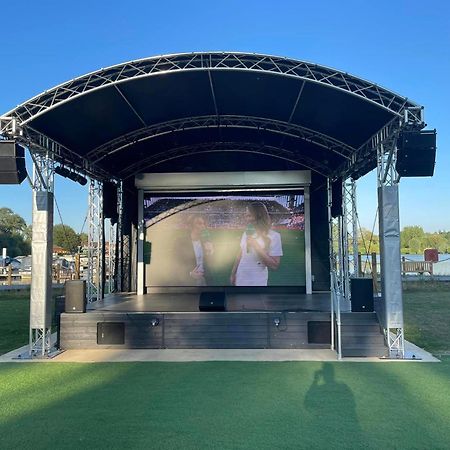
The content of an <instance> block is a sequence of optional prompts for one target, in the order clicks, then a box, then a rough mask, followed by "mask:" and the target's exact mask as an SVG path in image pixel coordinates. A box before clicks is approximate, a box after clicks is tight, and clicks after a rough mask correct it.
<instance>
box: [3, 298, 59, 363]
mask: <svg viewBox="0 0 450 450" xmlns="http://www.w3.org/2000/svg"><path fill="white" fill-rule="evenodd" d="M53 295H54V296H56V295H61V290H54V292H53ZM29 321H30V292H29V291H18V292H7V291H6V292H5V291H2V292H0V355H2V354H3V353H7V352H9V351H11V350H14V349H16V348H18V347H22V345H25V344H26V343H27V342H28V327H29Z"/></svg>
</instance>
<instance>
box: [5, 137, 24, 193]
mask: <svg viewBox="0 0 450 450" xmlns="http://www.w3.org/2000/svg"><path fill="white" fill-rule="evenodd" d="M26 177H27V169H26V167H25V149H24V148H23V147H22V146H20V145H19V144H17V143H16V142H15V141H0V184H20V183H22V181H23V180H25V178H26Z"/></svg>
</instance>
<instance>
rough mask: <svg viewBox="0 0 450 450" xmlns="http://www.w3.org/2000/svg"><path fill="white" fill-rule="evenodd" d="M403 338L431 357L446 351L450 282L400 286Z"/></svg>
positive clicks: (449, 346) (449, 333)
mask: <svg viewBox="0 0 450 450" xmlns="http://www.w3.org/2000/svg"><path fill="white" fill-rule="evenodd" d="M403 304H404V305H403V310H404V321H405V337H406V339H407V340H409V341H411V342H414V343H415V344H416V345H418V346H419V347H422V348H425V349H426V350H428V351H429V352H431V353H434V354H437V355H439V354H444V353H449V352H450V283H444V282H430V281H427V282H421V283H420V282H419V283H417V282H409V281H408V282H406V283H404V293H403Z"/></svg>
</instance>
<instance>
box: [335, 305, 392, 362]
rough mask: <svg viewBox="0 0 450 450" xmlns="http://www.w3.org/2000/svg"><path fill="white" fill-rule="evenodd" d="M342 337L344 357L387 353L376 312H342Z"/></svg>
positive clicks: (376, 355)
mask: <svg viewBox="0 0 450 450" xmlns="http://www.w3.org/2000/svg"><path fill="white" fill-rule="evenodd" d="M341 339H342V341H341V347H342V356H343V357H352V356H353V357H357V356H363V357H364V356H372V357H373V356H375V357H381V356H386V355H387V347H386V345H385V342H384V336H383V333H382V331H381V328H380V324H379V323H378V319H377V315H376V313H366V312H364V313H360V312H357V313H356V312H355V313H353V312H351V313H350V312H349V313H342V314H341Z"/></svg>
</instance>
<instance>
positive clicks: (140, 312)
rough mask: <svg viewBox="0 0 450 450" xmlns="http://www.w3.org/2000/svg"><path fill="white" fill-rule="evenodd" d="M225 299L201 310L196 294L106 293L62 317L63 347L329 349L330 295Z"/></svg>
mask: <svg viewBox="0 0 450 450" xmlns="http://www.w3.org/2000/svg"><path fill="white" fill-rule="evenodd" d="M226 299H227V301H226V310H225V311H222V312H200V311H199V294H198V293H154V294H146V295H141V296H138V295H133V294H113V295H109V296H107V297H106V298H105V299H104V300H103V301H101V302H95V303H92V304H90V305H89V306H88V310H87V312H86V313H63V314H61V332H60V344H61V348H62V349H83V348H84V349H93V348H116V349H120V348H130V349H131V348H133V349H134V348H135V349H138V348H149V349H151V348H255V349H258V348H260V349H263V348H279V349H283V348H310V349H325V348H330V340H331V337H330V336H331V335H330V293H317V294H312V295H307V294H299V293H296V294H281V293H277V294H274V293H270V294H234V293H230V294H227V296H226Z"/></svg>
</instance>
